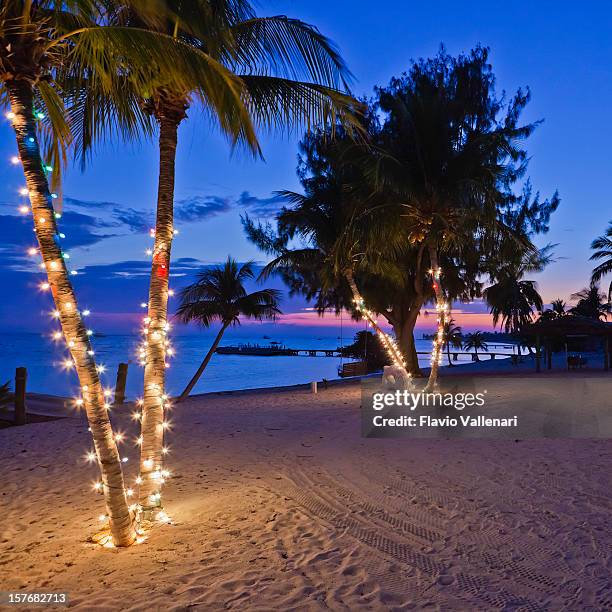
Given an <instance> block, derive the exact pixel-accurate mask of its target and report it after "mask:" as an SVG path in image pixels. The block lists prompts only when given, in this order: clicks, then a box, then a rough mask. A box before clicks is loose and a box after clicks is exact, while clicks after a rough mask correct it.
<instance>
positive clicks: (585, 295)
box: [570, 283, 612, 321]
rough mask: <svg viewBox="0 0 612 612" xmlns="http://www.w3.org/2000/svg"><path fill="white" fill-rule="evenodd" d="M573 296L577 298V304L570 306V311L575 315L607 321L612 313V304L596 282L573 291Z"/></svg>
mask: <svg viewBox="0 0 612 612" xmlns="http://www.w3.org/2000/svg"><path fill="white" fill-rule="evenodd" d="M571 298H572V300H577V303H576V305H575V306H574V307H573V308H570V312H571V313H572V314H574V315H578V316H582V317H589V318H590V319H598V320H599V319H603V320H604V321H605V320H606V319H607V318H608V316H609V315H610V313H612V305H611V304H610V302H609V301H608V300H607V296H606V294H605V293H602V292H601V291H600V290H599V285H598V284H596V283H591V284H590V285H589V286H588V287H585V288H584V289H582V290H580V291H577V292H576V293H572V295H571Z"/></svg>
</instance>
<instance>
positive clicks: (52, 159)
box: [0, 0, 201, 546]
mask: <svg viewBox="0 0 612 612" xmlns="http://www.w3.org/2000/svg"><path fill="white" fill-rule="evenodd" d="M113 7H114V3H113V2H112V1H111V0H108V2H104V3H97V2H91V1H90V0H72V1H71V2H69V3H68V2H55V1H52V0H39V1H37V2H31V1H28V0H6V1H4V2H2V4H1V6H0V104H2V106H8V113H7V116H8V118H9V119H10V121H11V122H12V126H13V129H14V131H15V137H16V141H17V148H18V151H19V159H20V161H21V164H22V166H23V170H24V175H25V180H26V188H25V189H26V190H27V193H28V196H29V199H30V204H31V212H32V217H33V222H34V229H35V232H36V237H37V240H38V245H39V250H40V254H41V255H42V258H43V262H44V267H45V272H46V274H47V279H48V283H46V284H44V285H43V288H45V289H46V288H49V289H50V290H51V294H52V296H53V300H54V302H55V308H56V310H55V315H56V317H57V318H58V320H59V323H60V325H61V329H62V332H63V336H64V338H65V341H66V343H67V347H68V349H69V352H70V355H71V359H70V360H68V362H67V363H68V364H70V365H71V366H74V367H75V368H76V372H77V375H78V377H79V382H80V386H81V393H82V402H83V406H84V408H85V411H86V413H87V418H88V421H89V425H90V429H91V432H92V436H93V441H94V447H95V451H96V455H97V458H98V464H99V466H100V471H101V478H102V491H103V493H104V497H105V501H106V507H107V513H108V516H109V526H110V531H111V535H112V541H113V543H114V544H115V545H116V546H126V545H129V544H131V543H132V542H133V541H134V539H135V530H134V526H133V521H132V514H131V512H130V510H129V508H128V504H127V499H126V493H125V487H124V480H123V474H122V470H121V462H120V459H119V453H118V451H117V446H116V443H115V439H114V437H113V432H112V427H111V424H110V420H109V416H108V413H107V404H106V402H105V399H104V394H103V389H102V385H101V383H100V379H99V376H98V370H97V368H96V363H95V360H94V356H93V355H94V352H93V350H92V347H91V345H90V342H89V335H88V332H87V328H86V326H85V323H84V321H83V319H82V313H81V311H80V310H79V308H78V303H77V299H76V296H75V293H74V290H73V287H72V284H71V282H70V277H69V274H68V269H67V266H66V257H67V256H66V253H64V252H63V250H62V246H61V235H60V233H59V231H58V226H57V217H58V216H59V215H57V214H56V211H55V210H54V207H53V202H54V198H55V196H56V194H55V193H52V192H51V189H50V180H49V176H48V171H49V170H50V168H51V166H52V167H53V168H52V169H53V174H52V177H53V178H52V181H53V182H52V185H53V186H57V185H59V176H60V170H61V167H62V162H63V161H64V160H65V159H66V156H67V153H68V147H69V146H70V145H71V143H72V136H73V135H72V134H71V131H70V128H71V124H70V120H69V118H67V116H66V113H65V111H64V105H63V100H62V97H63V96H66V97H67V98H71V99H72V100H80V101H83V99H84V97H83V96H84V95H85V94H84V92H85V91H86V86H85V82H86V81H87V80H88V78H90V79H92V82H95V83H96V86H97V87H98V90H97V91H98V92H99V93H100V94H101V100H103V102H102V103H101V104H105V105H106V111H107V113H106V117H107V118H108V119H109V120H110V118H112V117H113V116H117V113H116V112H115V111H116V110H117V109H118V108H120V107H121V106H122V102H121V99H117V98H116V99H115V102H118V104H117V105H116V106H113V103H112V99H113V96H116V95H117V93H118V91H119V89H118V87H117V83H118V80H119V78H118V77H119V75H121V74H123V73H124V72H125V66H126V65H129V66H130V74H131V79H130V87H131V88H132V91H139V92H141V93H143V92H144V86H145V84H150V76H149V75H150V72H151V65H154V66H155V69H156V72H157V73H158V74H159V75H166V74H173V73H176V72H177V67H179V68H180V73H181V75H183V76H181V77H180V78H181V82H184V83H189V82H194V81H195V80H197V79H199V78H201V70H199V69H197V68H195V67H194V68H193V69H192V68H191V67H190V64H186V63H185V62H183V58H184V54H183V53H182V52H181V49H180V48H179V45H178V44H177V43H176V42H175V41H172V40H168V39H166V38H163V37H160V36H158V35H155V34H153V33H151V32H148V31H145V30H142V29H139V30H135V31H134V32H133V33H131V34H130V36H126V31H125V28H122V27H121V26H120V25H117V24H115V23H111V21H112V20H109V19H108V15H109V14H110V13H112V11H113ZM99 23H104V24H105V25H103V26H101V25H99ZM177 78H179V77H177ZM81 112H82V114H87V111H83V110H82V106H81ZM91 135H92V134H90V136H91ZM42 149H45V152H46V154H45V155H43V152H42ZM79 401H80V400H79Z"/></svg>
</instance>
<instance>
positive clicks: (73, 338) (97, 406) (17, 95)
mask: <svg viewBox="0 0 612 612" xmlns="http://www.w3.org/2000/svg"><path fill="white" fill-rule="evenodd" d="M8 91H9V99H10V103H11V106H12V108H13V109H15V111H16V112H12V111H11V112H10V113H7V119H9V120H10V121H11V123H12V125H13V129H14V130H15V134H16V138H17V145H18V149H19V155H18V156H17V155H14V156H12V157H11V158H10V163H11V164H12V165H14V166H18V165H20V164H21V166H22V169H23V172H24V175H25V178H26V184H27V186H26V187H23V188H22V189H20V191H19V194H20V195H21V196H22V197H23V198H24V200H25V201H24V202H23V203H22V204H21V205H20V206H19V212H20V213H21V214H32V217H33V222H34V232H35V234H36V238H37V242H38V246H37V247H30V248H29V249H28V250H27V253H28V255H30V256H36V255H40V257H41V262H40V265H39V269H40V270H41V271H44V272H46V277H47V278H46V280H45V281H44V282H42V283H41V285H40V288H41V289H42V290H44V291H49V293H50V294H51V296H52V297H53V301H54V303H55V309H54V310H53V311H52V316H53V318H54V319H56V320H57V321H58V323H59V324H60V329H58V330H56V331H55V332H53V333H52V335H51V337H52V339H53V340H56V341H57V340H61V339H62V338H64V339H65V346H66V351H67V355H66V357H65V359H64V360H63V362H62V364H61V365H62V366H63V368H65V369H66V370H71V369H72V368H76V370H77V374H78V377H79V383H80V397H77V398H75V400H74V405H75V407H77V408H81V407H84V408H85V410H86V411H87V415H88V419H89V422H90V424H91V423H94V422H95V423H96V424H97V427H96V428H95V431H94V430H92V427H93V425H92V427H89V431H90V432H92V435H93V442H94V449H93V450H91V451H89V452H88V453H87V460H88V461H89V462H97V465H98V467H99V470H100V477H101V478H100V481H99V482H97V483H96V485H95V487H94V488H95V490H97V491H100V492H101V493H103V494H104V498H105V502H106V513H105V514H102V515H100V518H101V519H104V520H105V521H106V520H107V519H108V520H109V529H108V530H107V531H106V533H105V535H104V539H105V542H104V545H105V546H114V545H120V546H127V545H129V544H131V543H132V542H133V541H134V540H135V539H136V537H137V534H136V533H135V530H134V525H133V520H132V515H131V514H130V512H129V509H128V507H127V504H126V498H125V496H126V492H125V488H124V481H123V473H122V470H121V467H120V466H121V461H120V458H119V456H118V451H117V447H116V441H115V440H114V439H112V436H110V437H109V436H108V435H107V433H108V432H109V431H110V432H112V429H111V428H110V422H108V421H107V419H108V415H107V409H108V407H109V405H108V403H107V402H106V401H105V399H104V397H105V395H104V393H103V388H102V384H101V381H100V379H99V374H100V372H101V370H100V369H98V368H96V367H95V364H94V362H93V359H92V357H93V355H94V351H93V349H92V347H91V345H90V340H89V338H90V336H92V335H93V331H91V330H87V329H86V328H85V324H84V321H83V319H84V317H86V316H87V315H89V314H90V313H89V311H88V310H83V311H80V310H79V309H78V307H77V305H76V300H75V298H74V297H73V296H74V290H73V288H72V285H71V283H70V281H69V280H68V279H69V277H70V276H74V275H76V274H77V270H68V267H67V263H68V261H69V260H70V255H69V254H68V253H67V252H65V250H64V249H63V248H62V247H61V241H62V240H63V239H65V237H66V236H65V234H64V233H62V232H60V231H59V228H58V221H59V220H60V219H61V216H62V215H61V214H60V212H59V211H58V210H57V208H56V206H57V203H56V202H55V201H56V200H58V201H59V202H61V200H59V198H58V195H57V194H56V193H51V192H49V187H48V185H49V174H50V173H51V172H53V167H52V166H51V165H50V164H49V163H45V162H44V161H42V159H41V156H40V150H39V147H38V143H37V138H36V133H37V127H36V126H35V121H36V120H42V119H44V118H45V115H44V113H42V112H40V111H35V110H33V109H32V92H31V89H29V87H28V85H27V84H24V83H19V84H16V83H12V84H11V85H10V86H8ZM28 200H29V201H28ZM73 300H74V301H73ZM92 419H93V420H92ZM105 421H106V423H105ZM102 455H103V456H104V458H105V461H104V464H103V463H102V460H101V458H100V457H101V456H102Z"/></svg>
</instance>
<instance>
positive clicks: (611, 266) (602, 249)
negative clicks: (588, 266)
mask: <svg viewBox="0 0 612 612" xmlns="http://www.w3.org/2000/svg"><path fill="white" fill-rule="evenodd" d="M591 248H592V249H593V250H595V249H597V250H595V252H594V253H593V254H592V255H591V260H592V261H594V260H598V259H603V260H604V261H603V262H602V263H600V264H599V265H598V266H597V267H596V268H594V269H593V275H592V276H591V282H594V283H596V282H599V281H600V280H601V279H602V278H603V277H604V276H606V275H607V274H610V273H612V221H610V223H609V225H608V229H606V233H605V234H604V235H603V236H599V237H598V238H595V240H593V242H592V243H591ZM610 300H612V281H611V282H610V286H609V287H608V301H610Z"/></svg>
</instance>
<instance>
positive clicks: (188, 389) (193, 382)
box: [177, 324, 228, 401]
mask: <svg viewBox="0 0 612 612" xmlns="http://www.w3.org/2000/svg"><path fill="white" fill-rule="evenodd" d="M227 327H228V324H223V325H222V327H221V329H220V330H219V333H218V334H217V337H216V338H215V341H214V342H213V343H212V345H211V347H210V349H209V350H208V353H206V357H204V361H202V363H201V364H200V367H199V368H198V371H197V372H196V373H195V374H194V375H193V378H192V379H191V380H190V381H189V384H188V385H187V386H186V387H185V390H184V391H183V392H182V393H181V396H180V397H179V398H178V400H177V401H181V400H184V399H185V398H186V397H187V396H188V395H189V394H190V393H191V390H192V389H193V388H194V387H195V385H196V383H197V382H198V380H200V376H202V373H203V372H204V370H205V369H206V366H207V365H208V362H209V361H210V360H211V358H212V356H213V355H214V353H215V351H216V350H217V347H218V346H219V342H221V338H222V337H223V334H224V333H225V330H226V329H227Z"/></svg>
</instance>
